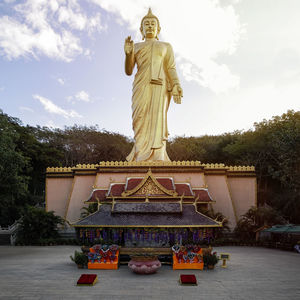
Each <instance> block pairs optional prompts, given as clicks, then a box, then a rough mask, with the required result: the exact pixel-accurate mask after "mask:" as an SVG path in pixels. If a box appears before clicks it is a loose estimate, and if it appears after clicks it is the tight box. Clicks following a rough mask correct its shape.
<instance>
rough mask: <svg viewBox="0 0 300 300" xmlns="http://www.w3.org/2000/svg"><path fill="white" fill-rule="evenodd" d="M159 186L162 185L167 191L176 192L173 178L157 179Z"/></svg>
mask: <svg viewBox="0 0 300 300" xmlns="http://www.w3.org/2000/svg"><path fill="white" fill-rule="evenodd" d="M156 180H157V181H158V183H159V184H161V185H162V186H163V187H164V188H165V189H167V190H170V191H174V190H175V187H174V183H173V178H171V177H169V178H156Z"/></svg>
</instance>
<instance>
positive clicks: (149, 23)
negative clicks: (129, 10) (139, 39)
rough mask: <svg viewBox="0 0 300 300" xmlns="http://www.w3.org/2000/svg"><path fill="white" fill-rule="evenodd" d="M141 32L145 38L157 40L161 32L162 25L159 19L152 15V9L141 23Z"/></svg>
mask: <svg viewBox="0 0 300 300" xmlns="http://www.w3.org/2000/svg"><path fill="white" fill-rule="evenodd" d="M140 31H141V33H142V36H143V39H144V38H146V37H147V38H156V39H158V34H159V32H160V25H159V20H158V18H157V17H156V16H155V15H153V14H152V11H151V8H149V10H148V14H147V15H146V16H144V17H143V19H142V22H141V27H140Z"/></svg>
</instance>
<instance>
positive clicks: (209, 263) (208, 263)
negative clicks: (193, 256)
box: [203, 252, 219, 269]
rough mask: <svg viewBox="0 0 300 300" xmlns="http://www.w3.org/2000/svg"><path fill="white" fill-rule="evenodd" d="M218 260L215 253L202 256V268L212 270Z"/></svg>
mask: <svg viewBox="0 0 300 300" xmlns="http://www.w3.org/2000/svg"><path fill="white" fill-rule="evenodd" d="M218 261H219V258H218V257H217V252H213V253H211V252H210V253H206V254H204V255H203V262H204V266H205V267H207V268H208V269H214V267H215V265H216V264H217V263H218Z"/></svg>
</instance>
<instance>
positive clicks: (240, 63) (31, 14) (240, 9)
mask: <svg viewBox="0 0 300 300" xmlns="http://www.w3.org/2000/svg"><path fill="white" fill-rule="evenodd" d="M149 7H151V8H152V12H153V13H154V14H155V15H156V16H157V17H158V18H159V20H160V25H161V32H160V35H159V39H160V40H161V41H165V42H169V43H170V44H171V45H172V47H173V50H174V53H175V60H176V67H177V72H178V76H179V79H180V82H181V87H182V89H183V99H182V104H180V105H179V104H175V103H174V102H172V103H171V105H170V108H169V112H168V127H169V131H170V136H171V137H175V136H183V135H184V136H201V135H206V134H208V135H218V134H222V133H226V132H233V131H235V130H249V129H251V128H253V124H254V122H260V121H262V120H263V119H271V118H272V116H275V115H281V114H283V113H285V112H286V111H287V110H290V109H293V110H295V111H298V110H300V97H299V96H300V30H299V28H300V18H299V12H300V1H298V0H219V1H218V0H185V1H182V0H181V1H178V0H164V1H161V0H158V1H156V0H145V1H143V0H0V109H2V110H3V112H4V113H6V114H8V115H10V116H14V117H17V118H19V119H20V120H21V121H22V122H23V124H25V125H26V124H29V125H32V126H36V125H40V126H48V127H52V128H64V126H73V125H74V124H78V125H87V126H90V125H98V126H99V128H100V129H105V130H108V131H112V132H118V133H121V134H124V135H126V136H130V137H132V136H133V131H132V124H131V93H132V82H133V79H134V76H127V75H125V72H124V58H125V57H124V56H125V55H124V40H125V38H126V37H127V36H129V35H130V36H131V37H132V39H133V40H134V42H140V41H141V34H140V32H139V27H140V21H141V19H142V17H143V16H144V15H145V14H146V13H147V11H148V8H149ZM135 71H136V70H135ZM135 71H134V72H135Z"/></svg>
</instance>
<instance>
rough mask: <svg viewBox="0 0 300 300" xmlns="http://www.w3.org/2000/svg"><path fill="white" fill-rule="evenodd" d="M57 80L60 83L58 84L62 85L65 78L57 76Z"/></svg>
mask: <svg viewBox="0 0 300 300" xmlns="http://www.w3.org/2000/svg"><path fill="white" fill-rule="evenodd" d="M57 82H58V83H59V84H60V85H64V84H65V80H64V79H63V78H57Z"/></svg>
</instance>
